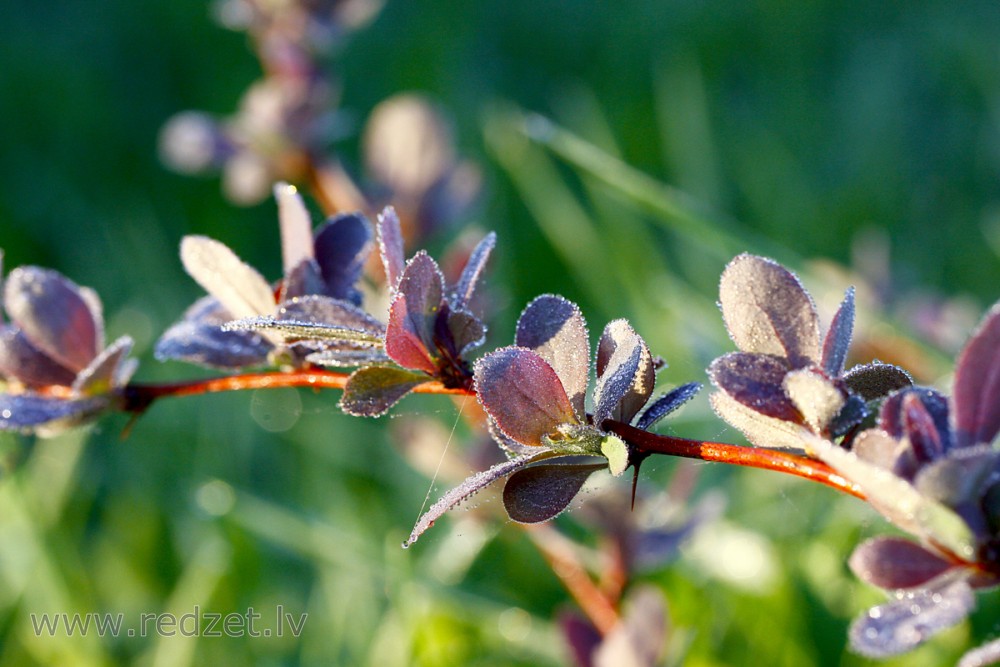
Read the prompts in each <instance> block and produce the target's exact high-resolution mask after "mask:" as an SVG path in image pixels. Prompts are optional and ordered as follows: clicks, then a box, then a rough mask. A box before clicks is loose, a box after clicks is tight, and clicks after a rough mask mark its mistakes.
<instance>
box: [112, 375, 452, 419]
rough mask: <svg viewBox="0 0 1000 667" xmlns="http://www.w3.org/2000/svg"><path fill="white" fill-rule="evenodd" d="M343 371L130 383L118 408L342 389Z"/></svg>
mask: <svg viewBox="0 0 1000 667" xmlns="http://www.w3.org/2000/svg"><path fill="white" fill-rule="evenodd" d="M347 378H348V374H347V373H338V372H336V371H327V370H322V369H311V370H297V371H269V372H263V373H241V374H240V375H230V376H227V377H217V378H208V379H203V380H188V381H185V382H172V383H169V384H130V385H128V386H127V387H125V391H124V393H123V404H122V409H123V410H125V411H126V412H135V413H140V412H143V411H145V410H146V408H148V407H149V406H150V404H151V403H152V402H153V401H155V400H156V399H158V398H166V397H177V396H196V395H199V394H212V393H216V392H221V391H240V390H243V389H277V388H279V387H313V388H315V389H343V388H344V385H345V384H347ZM413 391H415V392H417V393H421V394H468V393H469V391H468V390H467V389H464V388H457V389H453V388H449V387H445V386H444V385H443V384H441V383H440V382H438V381H436V380H428V381H427V382H425V383H424V384H422V385H419V386H418V387H416V388H415V389H414V390H413Z"/></svg>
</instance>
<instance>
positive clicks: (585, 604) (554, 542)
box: [524, 524, 619, 636]
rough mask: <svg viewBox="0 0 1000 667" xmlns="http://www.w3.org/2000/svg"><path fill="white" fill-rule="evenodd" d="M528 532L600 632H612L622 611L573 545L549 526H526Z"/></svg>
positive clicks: (602, 633)
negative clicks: (586, 566) (592, 574)
mask: <svg viewBox="0 0 1000 667" xmlns="http://www.w3.org/2000/svg"><path fill="white" fill-rule="evenodd" d="M524 529H525V531H524V532H525V533H527V534H528V536H529V537H530V538H531V541H532V542H534V544H535V546H536V547H538V550H539V551H540V552H541V554H542V556H543V557H544V558H545V560H546V561H548V563H549V566H550V567H551V568H552V571H553V572H554V573H555V575H556V576H557V577H559V580H560V581H562V583H563V586H565V587H566V590H567V591H569V594H570V595H572V596H573V599H574V600H576V603H577V604H578V605H580V609H581V610H582V611H583V613H584V614H586V616H587V618H588V619H590V622H591V623H593V624H594V627H595V628H597V631H598V632H600V633H601V635H602V636H604V635H607V634H608V633H609V632H611V630H612V629H613V628H614V627H615V626H616V625H617V624H618V621H619V615H618V610H617V609H615V606H614V604H612V602H611V600H610V599H609V598H608V597H607V596H606V595H605V594H604V592H603V591H601V589H600V588H599V587H598V586H597V584H595V583H594V581H593V580H592V579H591V578H590V575H589V574H588V573H587V571H586V570H585V569H584V567H583V566H582V565H581V564H580V561H579V560H578V559H577V558H576V555H575V554H574V553H573V544H572V542H570V541H569V540H567V539H566V538H565V537H563V536H562V535H561V534H559V533H558V532H557V531H555V530H553V529H552V528H551V527H549V526H548V525H547V524H532V525H525V526H524Z"/></svg>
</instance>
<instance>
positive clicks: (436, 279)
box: [385, 251, 444, 375]
mask: <svg viewBox="0 0 1000 667" xmlns="http://www.w3.org/2000/svg"><path fill="white" fill-rule="evenodd" d="M443 298H444V278H443V277H442V276H441V271H440V269H438V266H437V263H436V262H435V261H434V260H433V259H431V258H430V256H428V255H427V254H426V253H425V252H423V251H421V252H419V253H417V254H416V256H414V257H413V259H411V260H410V261H409V263H407V265H406V269H405V270H404V271H403V275H402V277H401V278H400V280H399V287H398V289H397V291H396V296H395V298H393V301H392V305H391V306H390V307H389V322H388V323H387V324H386V332H385V351H386V354H388V355H389V357H390V358H391V359H392V360H393V361H395V362H396V363H398V364H399V365H400V366H402V367H404V368H410V369H413V370H421V371H424V372H425V373H428V374H431V375H434V374H435V373H436V372H437V367H438V363H437V356H438V355H437V349H436V345H435V332H436V327H437V317H438V312H439V311H440V309H441V305H442V300H443Z"/></svg>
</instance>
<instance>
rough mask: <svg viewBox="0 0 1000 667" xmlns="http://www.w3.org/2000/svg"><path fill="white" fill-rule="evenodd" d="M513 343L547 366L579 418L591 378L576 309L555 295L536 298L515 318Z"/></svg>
mask: <svg viewBox="0 0 1000 667" xmlns="http://www.w3.org/2000/svg"><path fill="white" fill-rule="evenodd" d="M514 342H515V344H516V345H518V346H520V347H527V348H530V349H532V350H534V351H535V352H537V353H538V354H539V355H540V356H541V357H542V359H544V360H545V361H547V362H548V364H549V365H550V366H551V367H552V368H553V369H554V370H555V372H556V373H557V374H558V376H559V379H560V380H561V381H562V386H563V387H564V388H565V391H566V394H567V395H568V396H569V397H570V402H571V403H572V405H573V409H574V410H575V411H576V414H577V416H578V417H579V418H582V417H583V415H584V412H585V403H584V401H585V398H586V393H587V384H588V381H589V376H590V349H589V348H590V343H589V341H588V339H587V323H586V321H585V320H584V319H583V314H582V313H581V312H580V309H579V308H578V307H577V305H576V304H575V303H573V302H572V301H568V300H566V299H564V298H563V297H561V296H558V295H555V294H543V295H541V296H539V297H536V298H535V299H534V300H533V301H532V302H531V303H529V304H528V305H527V306H526V307H525V309H524V310H523V311H522V312H521V316H520V317H519V318H518V321H517V332H516V334H515V336H514Z"/></svg>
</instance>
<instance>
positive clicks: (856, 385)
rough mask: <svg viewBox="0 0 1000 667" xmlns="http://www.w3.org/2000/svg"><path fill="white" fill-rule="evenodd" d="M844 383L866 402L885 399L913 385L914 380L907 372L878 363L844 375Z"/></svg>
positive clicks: (858, 367) (875, 362) (860, 367)
mask: <svg viewBox="0 0 1000 667" xmlns="http://www.w3.org/2000/svg"><path fill="white" fill-rule="evenodd" d="M844 382H846V383H847V387H848V388H849V389H850V390H851V391H852V392H854V393H855V394H857V395H858V396H860V397H861V398H863V399H864V400H866V401H874V400H877V399H880V398H883V397H885V396H888V395H889V394H891V393H892V392H894V391H897V390H899V389H903V388H904V387H910V386H912V385H913V379H912V378H911V377H910V374H909V373H907V372H906V371H905V370H903V369H902V368H900V367H899V366H893V365H892V364H883V363H880V362H878V361H873V362H871V363H869V364H863V365H859V366H855V367H854V368H852V369H851V370H849V371H847V373H845V374H844Z"/></svg>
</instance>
